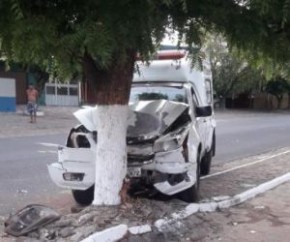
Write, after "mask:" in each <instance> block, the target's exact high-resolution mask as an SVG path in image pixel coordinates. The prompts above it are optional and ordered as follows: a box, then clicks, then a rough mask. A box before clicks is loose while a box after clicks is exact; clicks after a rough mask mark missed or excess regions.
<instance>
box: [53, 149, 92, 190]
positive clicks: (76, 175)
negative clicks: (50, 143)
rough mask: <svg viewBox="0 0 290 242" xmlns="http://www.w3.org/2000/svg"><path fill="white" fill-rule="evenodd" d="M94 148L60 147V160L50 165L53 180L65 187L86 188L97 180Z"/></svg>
mask: <svg viewBox="0 0 290 242" xmlns="http://www.w3.org/2000/svg"><path fill="white" fill-rule="evenodd" d="M95 157H96V153H95V151H94V150H91V149H86V148H77V149H76V148H68V147H59V148H58V162H55V163H52V164H50V165H48V171H49V175H50V177H51V179H52V180H53V182H54V183H55V184H56V185H58V186H60V187H64V188H69V189H75V190H86V189H88V188H90V187H91V186H92V185H94V181H95V174H94V170H95V169H94V168H95V162H94V160H95Z"/></svg>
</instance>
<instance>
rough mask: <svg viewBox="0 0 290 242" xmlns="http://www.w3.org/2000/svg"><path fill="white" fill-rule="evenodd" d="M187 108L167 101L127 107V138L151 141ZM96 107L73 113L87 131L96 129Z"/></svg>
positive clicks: (142, 103) (141, 102) (148, 102)
mask: <svg viewBox="0 0 290 242" xmlns="http://www.w3.org/2000/svg"><path fill="white" fill-rule="evenodd" d="M187 108H188V105H187V104H184V103H179V102H173V101H167V100H154V101H138V102H136V103H133V104H131V105H129V114H128V130H127V137H128V138H137V139H138V140H147V139H153V138H154V137H157V136H159V135H161V134H162V133H164V131H165V130H166V129H167V128H168V127H169V126H170V125H171V124H172V123H173V122H174V121H175V120H176V119H177V118H178V117H179V116H180V115H181V114H182V113H183V112H184V111H185V110H186V109H187ZM96 109H97V107H85V108H84V109H80V110H78V111H76V112H75V113H74V116H75V117H76V118H77V119H78V121H79V122H80V123H81V124H83V125H84V126H85V127H86V129H88V130H89V131H91V132H92V131H95V130H97V129H98V127H97V125H96V118H95V115H94V114H95V112H96V111H97V110H96Z"/></svg>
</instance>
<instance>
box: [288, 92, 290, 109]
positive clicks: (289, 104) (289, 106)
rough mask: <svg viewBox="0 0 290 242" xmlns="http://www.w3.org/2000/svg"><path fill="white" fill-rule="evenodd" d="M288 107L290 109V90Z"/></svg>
mask: <svg viewBox="0 0 290 242" xmlns="http://www.w3.org/2000/svg"><path fill="white" fill-rule="evenodd" d="M288 109H290V92H288Z"/></svg>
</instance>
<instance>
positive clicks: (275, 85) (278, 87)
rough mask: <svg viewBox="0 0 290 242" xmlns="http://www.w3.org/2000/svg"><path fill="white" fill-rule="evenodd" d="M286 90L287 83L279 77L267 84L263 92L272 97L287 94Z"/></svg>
mask: <svg viewBox="0 0 290 242" xmlns="http://www.w3.org/2000/svg"><path fill="white" fill-rule="evenodd" d="M287 88H288V83H287V81H286V80H285V79H283V78H281V77H277V78H275V79H273V80H271V81H269V82H268V83H267V85H266V88H265V90H266V92H268V93H270V94H272V95H274V96H282V95H283V94H284V93H286V92H287Z"/></svg>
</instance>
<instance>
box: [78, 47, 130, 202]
mask: <svg viewBox="0 0 290 242" xmlns="http://www.w3.org/2000/svg"><path fill="white" fill-rule="evenodd" d="M135 54H136V53H135V52H134V51H129V50H128V51H127V59H126V60H123V61H121V60H120V58H119V55H118V53H116V54H115V55H114V58H113V61H112V64H111V65H110V66H109V67H108V68H107V69H101V68H99V67H98V66H97V65H96V64H95V61H94V60H93V58H92V57H91V56H89V55H88V54H86V55H85V56H84V62H83V64H84V72H85V76H86V79H87V80H88V81H89V82H91V84H93V86H94V90H95V92H96V104H97V109H96V113H95V120H96V126H97V127H96V129H97V132H98V137H97V147H96V166H95V167H96V168H95V193H94V200H93V205H117V204H120V202H121V199H120V190H121V188H122V185H123V180H124V178H125V175H126V169H127V152H126V131H127V114H128V99H129V94H130V88H131V83H132V77H133V70H134V60H135V56H136V55H135Z"/></svg>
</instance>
